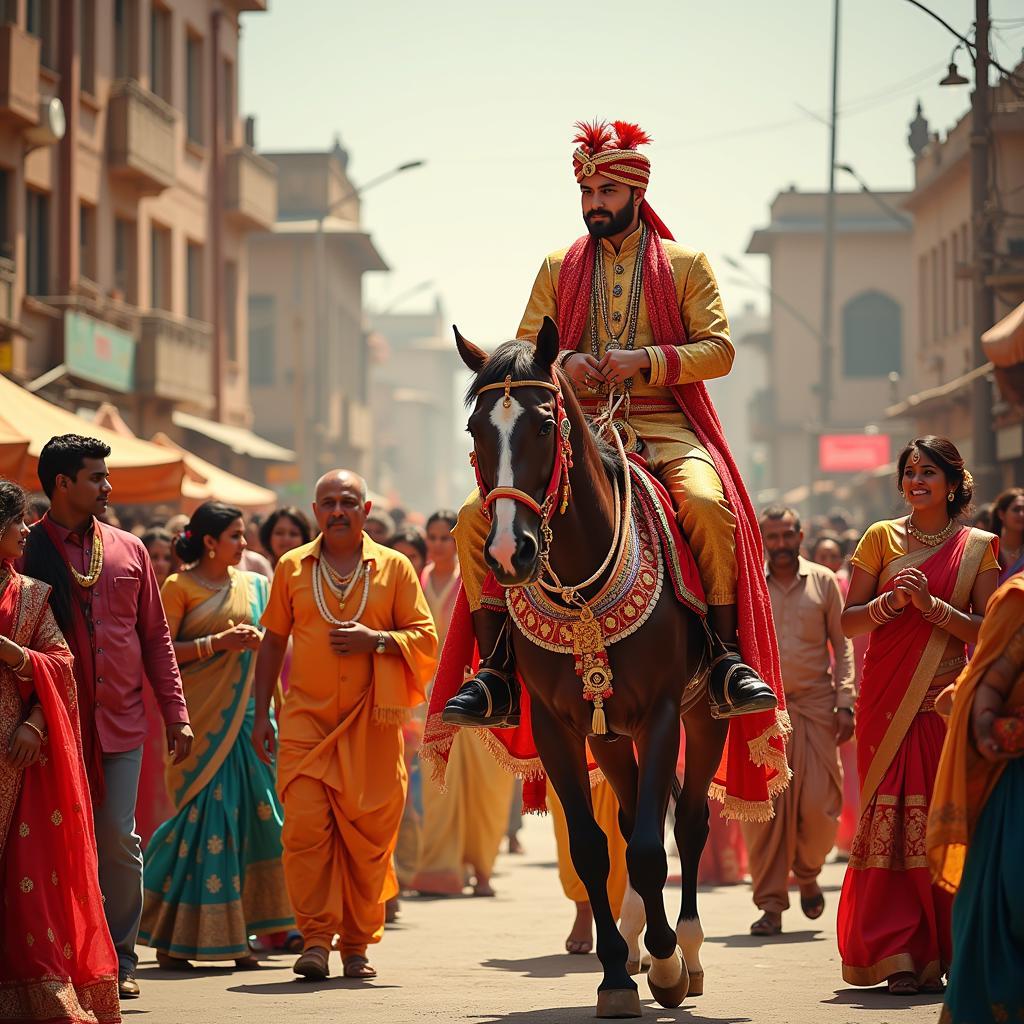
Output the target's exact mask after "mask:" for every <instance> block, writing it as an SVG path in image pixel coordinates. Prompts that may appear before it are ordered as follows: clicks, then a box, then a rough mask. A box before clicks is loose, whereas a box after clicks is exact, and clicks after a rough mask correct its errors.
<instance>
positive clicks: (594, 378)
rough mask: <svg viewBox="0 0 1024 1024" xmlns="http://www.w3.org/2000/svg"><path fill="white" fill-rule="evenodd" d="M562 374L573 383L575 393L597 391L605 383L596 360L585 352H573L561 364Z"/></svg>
mask: <svg viewBox="0 0 1024 1024" xmlns="http://www.w3.org/2000/svg"><path fill="white" fill-rule="evenodd" d="M562 372H563V373H564V374H565V375H566V376H567V377H568V378H569V380H571V381H572V382H573V384H574V385H575V387H576V390H577V391H580V390H583V391H597V389H598V388H600V387H601V385H602V384H604V383H605V379H604V374H603V373H602V372H601V370H600V367H599V366H598V362H597V360H596V359H595V358H594V357H593V356H592V355H588V354H587V353H586V352H574V353H573V354H572V355H571V356H569V358H568V359H566V361H565V362H564V363H563V364H562Z"/></svg>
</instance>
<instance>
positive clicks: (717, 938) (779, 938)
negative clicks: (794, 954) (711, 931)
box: [704, 931, 825, 949]
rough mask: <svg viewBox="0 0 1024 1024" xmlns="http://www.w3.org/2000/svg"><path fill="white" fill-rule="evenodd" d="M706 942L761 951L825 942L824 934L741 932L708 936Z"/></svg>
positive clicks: (805, 932)
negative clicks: (759, 933)
mask: <svg viewBox="0 0 1024 1024" xmlns="http://www.w3.org/2000/svg"><path fill="white" fill-rule="evenodd" d="M704 941H705V942H715V943H718V944H719V945H721V946H727V947H729V948H730V949H760V948H761V947H762V946H788V945H792V944H793V943H796V942H824V941H825V935H824V933H822V932H812V931H803V932H783V933H782V934H781V935H750V934H749V933H747V932H740V933H739V934H737V935H714V936H708V937H707V938H706V939H705V940H704Z"/></svg>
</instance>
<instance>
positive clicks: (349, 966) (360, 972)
mask: <svg viewBox="0 0 1024 1024" xmlns="http://www.w3.org/2000/svg"><path fill="white" fill-rule="evenodd" d="M342 968H343V969H344V974H345V977H346V978H359V979H361V980H369V979H370V978H376V977H377V969H376V968H375V967H371V966H370V961H369V960H367V959H366V957H365V956H347V957H345V959H344V960H343V961H342Z"/></svg>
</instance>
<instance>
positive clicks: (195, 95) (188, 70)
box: [185, 33, 203, 143]
mask: <svg viewBox="0 0 1024 1024" xmlns="http://www.w3.org/2000/svg"><path fill="white" fill-rule="evenodd" d="M185 123H186V127H187V128H188V137H189V141H191V142H198V143H202V141H203V40H202V39H201V38H200V37H199V36H194V35H192V34H191V33H189V35H188V38H187V39H186V40H185Z"/></svg>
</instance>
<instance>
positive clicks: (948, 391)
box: [885, 363, 992, 419]
mask: <svg viewBox="0 0 1024 1024" xmlns="http://www.w3.org/2000/svg"><path fill="white" fill-rule="evenodd" d="M991 372H992V364H991V363H985V364H984V365H983V366H976V367H975V368H974V369H973V370H969V371H968V372H967V373H962V374H961V375H960V376H959V377H954V378H953V379H952V380H950V381H947V382H946V383H945V384H939V385H938V386H937V387H934V388H926V389H925V390H924V391H918V392H917V393H916V394H913V395H910V396H909V397H908V398H906V399H905V400H904V401H902V402H899V403H897V404H896V405H890V406H889V407H888V408H887V409H886V410H885V415H886V418H887V419H899V418H901V417H903V416H914V415H918V414H920V413H923V412H925V410H927V409H929V408H931V407H934V406H936V405H948V404H949V403H950V402H952V401H954V400H956V399H957V398H958V397H963V398H964V399H965V400H966V399H967V398H969V397H970V396H969V393H968V389H969V388H970V386H971V384H973V383H974V382H975V381H976V380H977V379H978V378H979V377H987V376H988V375H989V374H990V373H991Z"/></svg>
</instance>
